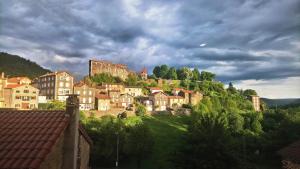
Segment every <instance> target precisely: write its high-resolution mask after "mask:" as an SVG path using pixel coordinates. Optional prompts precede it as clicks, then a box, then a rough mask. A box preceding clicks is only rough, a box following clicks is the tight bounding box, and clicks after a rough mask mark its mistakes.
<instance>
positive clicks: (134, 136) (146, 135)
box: [124, 123, 154, 169]
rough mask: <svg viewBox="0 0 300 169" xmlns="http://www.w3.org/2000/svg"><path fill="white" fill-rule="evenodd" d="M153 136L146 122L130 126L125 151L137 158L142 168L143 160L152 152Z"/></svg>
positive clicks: (138, 166) (139, 166)
mask: <svg viewBox="0 0 300 169" xmlns="http://www.w3.org/2000/svg"><path fill="white" fill-rule="evenodd" d="M153 140H154V139H153V136H152V133H151V132H150V129H149V127H148V126H147V125H145V124H144V123H138V124H136V125H134V126H129V127H128V129H127V134H126V141H125V142H126V143H125V147H124V149H125V152H126V154H128V155H129V156H130V157H132V158H133V159H135V161H136V164H137V168H138V169H139V168H141V165H142V160H143V159H145V158H147V156H149V154H150V153H151V152H152V147H153V143H154V142H153Z"/></svg>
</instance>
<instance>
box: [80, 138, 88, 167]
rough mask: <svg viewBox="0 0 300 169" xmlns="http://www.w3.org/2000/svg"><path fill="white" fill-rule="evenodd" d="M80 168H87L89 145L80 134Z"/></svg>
mask: <svg viewBox="0 0 300 169" xmlns="http://www.w3.org/2000/svg"><path fill="white" fill-rule="evenodd" d="M79 139H80V141H79V142H80V144H79V146H80V169H88V168H89V159H90V145H89V143H88V142H87V141H86V140H85V138H84V137H83V136H82V135H80V137H79Z"/></svg>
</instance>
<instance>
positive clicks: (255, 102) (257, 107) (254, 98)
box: [249, 95, 260, 111]
mask: <svg viewBox="0 0 300 169" xmlns="http://www.w3.org/2000/svg"><path fill="white" fill-rule="evenodd" d="M249 99H250V101H251V102H252V104H253V108H254V110H255V111H260V97H259V96H255V95H251V96H250V98H249Z"/></svg>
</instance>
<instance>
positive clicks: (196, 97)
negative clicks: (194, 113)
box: [178, 89, 203, 105]
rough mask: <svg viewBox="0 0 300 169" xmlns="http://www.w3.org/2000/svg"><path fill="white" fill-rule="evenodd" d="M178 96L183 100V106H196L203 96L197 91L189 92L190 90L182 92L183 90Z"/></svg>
mask: <svg viewBox="0 0 300 169" xmlns="http://www.w3.org/2000/svg"><path fill="white" fill-rule="evenodd" d="M178 96H181V97H183V98H184V104H191V105H196V104H198V103H199V102H200V101H201V100H202V98H203V94H202V93H200V92H198V91H191V90H184V89H183V90H181V91H180V92H179V93H178Z"/></svg>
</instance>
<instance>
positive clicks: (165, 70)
mask: <svg viewBox="0 0 300 169" xmlns="http://www.w3.org/2000/svg"><path fill="white" fill-rule="evenodd" d="M153 77H154V78H163V79H172V80H194V81H200V80H201V81H204V80H207V81H212V80H213V79H215V77H216V75H215V74H213V73H211V72H206V71H202V72H201V73H200V72H199V70H198V69H197V68H194V69H193V70H191V69H190V68H188V67H182V68H178V69H176V68H175V67H169V66H168V65H161V66H155V67H154V69H153Z"/></svg>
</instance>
